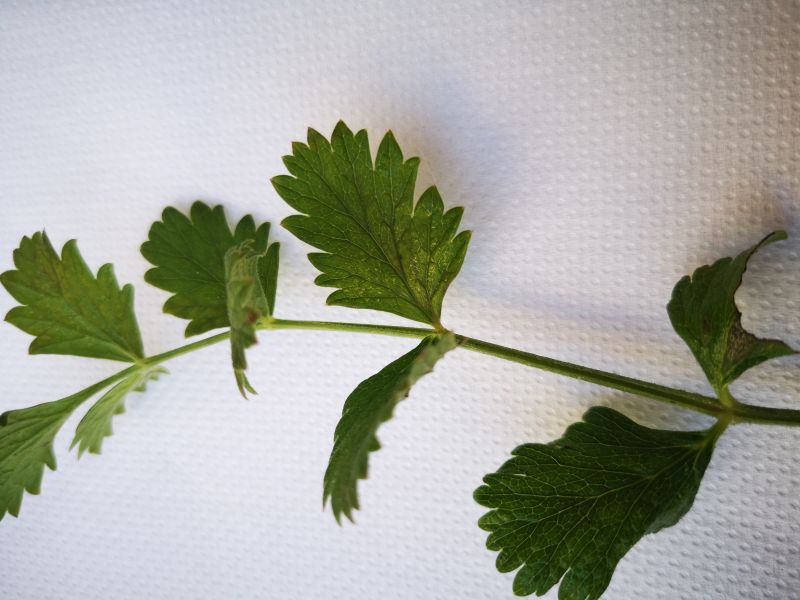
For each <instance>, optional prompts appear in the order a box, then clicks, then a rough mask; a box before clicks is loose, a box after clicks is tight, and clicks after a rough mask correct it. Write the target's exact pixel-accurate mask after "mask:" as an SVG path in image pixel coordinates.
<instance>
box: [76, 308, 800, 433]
mask: <svg viewBox="0 0 800 600" xmlns="http://www.w3.org/2000/svg"><path fill="white" fill-rule="evenodd" d="M258 329H260V330H279V329H303V330H316V331H343V332H352V333H371V334H378V335H389V336H395V337H407V338H423V337H425V336H428V335H434V334H436V331H435V330H433V329H426V328H422V327H396V326H392V325H373V324H362V323H342V322H333V321H303V320H292V319H274V318H271V319H267V320H264V321H262V322H261V323H259V325H258ZM229 337H230V332H229V331H224V332H222V333H218V334H216V335H213V336H210V337H207V338H205V339H202V340H198V341H196V342H192V343H189V344H186V345H184V346H180V347H178V348H173V349H172V350H168V351H166V352H162V353H161V354H156V355H154V356H151V357H149V358H146V359H145V360H144V361H142V365H144V366H148V367H151V366H155V365H158V364H161V363H163V362H166V361H167V360H170V359H172V358H175V357H177V356H182V355H184V354H188V353H189V352H193V351H195V350H200V349H201V348H205V347H207V346H211V345H213V344H216V343H218V342H221V341H223V340H227V339H229ZM456 339H457V340H458V342H459V345H460V346H461V347H462V348H465V349H467V350H471V351H473V352H479V353H481V354H486V355H489V356H494V357H497V358H500V359H503V360H507V361H511V362H515V363H519V364H522V365H525V366H528V367H534V368H536V369H541V370H543V371H548V372H550V373H556V374H558V375H564V376H566V377H571V378H573V379H578V380H581V381H587V382H589V383H594V384H596V385H601V386H604V387H608V388H612V389H615V390H620V391H623V392H627V393H630V394H634V395H637V396H644V397H646V398H651V399H653V400H658V401H661V402H667V403H669V404H674V405H677V406H681V407H683V408H689V409H691V410H694V411H696V412H701V413H704V414H707V415H712V416H715V417H717V418H719V419H721V420H724V421H725V422H726V423H727V422H728V421H732V422H734V423H762V424H769V425H790V426H800V410H791V409H782V408H769V407H760V406H753V405H750V404H743V403H741V402H738V401H736V400H734V399H733V398H729V399H728V398H726V403H725V404H722V403H720V401H719V400H717V399H716V398H713V397H711V396H704V395H702V394H695V393H693V392H688V391H685V390H681V389H676V388H671V387H668V386H664V385H659V384H657V383H651V382H649V381H643V380H641V379H634V378H632V377H626V376H624V375H618V374H616V373H610V372H608V371H601V370H599V369H592V368H589V367H584V366H582V365H577V364H574V363H569V362H565V361H561V360H556V359H554V358H548V357H546V356H540V355H538V354H533V353H531V352H523V351H522V350H516V349H514V348H508V347H506V346H501V345H499V344H492V343H490V342H484V341H481V340H477V339H474V338H468V337H465V336H462V335H456ZM136 368H140V367H135V366H134V367H129V368H128V369H125V370H124V371H120V372H119V373H117V374H115V375H112V376H111V377H109V378H107V379H105V380H103V381H101V382H99V383H97V384H95V385H94V386H92V388H97V389H102V388H104V387H106V386H108V385H110V384H111V383H114V382H116V381H119V380H120V379H122V378H124V377H125V376H126V375H127V374H129V373H130V372H132V370H134V369H136Z"/></svg>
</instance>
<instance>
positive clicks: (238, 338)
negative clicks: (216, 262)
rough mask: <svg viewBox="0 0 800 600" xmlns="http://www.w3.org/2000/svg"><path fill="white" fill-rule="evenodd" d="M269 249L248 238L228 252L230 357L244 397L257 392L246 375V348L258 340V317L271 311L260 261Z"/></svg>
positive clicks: (227, 280)
mask: <svg viewBox="0 0 800 600" xmlns="http://www.w3.org/2000/svg"><path fill="white" fill-rule="evenodd" d="M266 253H267V252H266V250H263V249H261V250H256V249H255V248H254V247H253V243H252V242H251V241H250V240H247V241H244V242H242V243H241V244H237V245H236V246H233V247H232V248H230V249H229V250H228V252H227V253H226V254H225V284H226V289H227V303H228V321H229V322H230V325H231V361H232V362H233V372H234V375H235V377H236V384H237V386H238V387H239V392H241V394H242V396H245V397H247V394H246V393H245V391H248V392H250V393H253V394H255V393H256V391H255V390H254V389H253V386H251V385H250V382H249V381H248V380H247V376H246V375H245V369H247V359H246V357H245V349H247V348H249V347H251V346H253V345H255V344H256V342H257V341H258V340H257V338H256V324H257V323H258V321H259V319H261V318H263V317H265V316H268V315H269V314H270V307H269V302H268V300H267V296H266V293H265V290H264V288H263V287H262V283H261V282H262V279H261V277H260V276H259V274H260V271H259V265H260V264H261V261H262V260H264V258H265V256H266ZM264 262H267V261H264ZM265 270H268V269H265Z"/></svg>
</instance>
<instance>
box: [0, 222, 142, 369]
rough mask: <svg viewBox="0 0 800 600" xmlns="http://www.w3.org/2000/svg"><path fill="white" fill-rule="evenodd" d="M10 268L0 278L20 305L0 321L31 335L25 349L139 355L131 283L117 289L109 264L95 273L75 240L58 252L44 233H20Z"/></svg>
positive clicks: (132, 358) (101, 355)
mask: <svg viewBox="0 0 800 600" xmlns="http://www.w3.org/2000/svg"><path fill="white" fill-rule="evenodd" d="M14 265H15V266H16V267H17V269H16V270H15V271H6V272H5V273H3V274H2V275H0V282H2V284H3V286H4V287H5V288H6V289H7V290H8V292H9V293H10V294H11V295H12V296H13V297H14V299H16V300H17V302H19V303H20V304H22V306H17V307H15V308H12V309H11V310H10V311H9V312H8V314H7V315H6V321H8V322H9V323H11V324H12V325H14V326H16V327H19V328H20V329H21V330H22V331H24V332H26V333H29V334H31V335H33V336H35V338H34V340H33V342H31V345H30V348H29V352H30V353H31V354H71V355H75V356H88V357H91V358H107V359H110V360H119V361H125V362H135V361H136V360H138V359H140V358H142V357H143V355H144V353H143V350H142V337H141V335H140V333H139V326H138V324H137V323H136V316H135V314H134V312H133V287H132V286H130V285H126V286H124V287H123V288H122V289H120V287H119V284H118V283H117V279H116V277H114V268H113V267H112V266H111V265H110V264H105V265H103V266H102V267H100V270H99V271H98V272H97V277H95V276H94V275H93V274H92V272H91V271H90V270H89V267H87V266H86V263H85V262H84V261H83V258H82V257H81V255H80V252H79V251H78V246H77V243H76V242H75V240H71V241H69V242H67V243H66V244H65V245H64V248H63V250H62V251H61V257H59V256H58V254H57V253H56V251H55V249H54V248H53V246H52V244H51V243H50V240H49V239H48V238H47V235H46V234H45V233H44V232H37V233H34V234H33V235H32V236H31V237H24V238H22V241H21V242H20V245H19V248H17V249H16V250H14Z"/></svg>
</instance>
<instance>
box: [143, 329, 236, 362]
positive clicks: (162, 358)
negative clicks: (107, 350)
mask: <svg viewBox="0 0 800 600" xmlns="http://www.w3.org/2000/svg"><path fill="white" fill-rule="evenodd" d="M230 337H231V332H230V331H223V332H222V333H218V334H217V335H212V336H211V337H207V338H204V339H202V340H197V341H196V342H192V343H190V344H186V345H185V346H179V347H177V348H173V349H172V350H167V351H166V352H162V353H161V354H156V355H155V356H150V357H149V358H146V359H145V360H144V364H145V365H147V366H154V365H160V364H161V363H163V362H166V361H168V360H170V359H171V358H175V357H176V356H181V355H183V354H188V353H189V352H194V351H195V350H200V348H205V347H206V346H212V345H214V344H216V343H218V342H221V341H223V340H227V339H229V338H230Z"/></svg>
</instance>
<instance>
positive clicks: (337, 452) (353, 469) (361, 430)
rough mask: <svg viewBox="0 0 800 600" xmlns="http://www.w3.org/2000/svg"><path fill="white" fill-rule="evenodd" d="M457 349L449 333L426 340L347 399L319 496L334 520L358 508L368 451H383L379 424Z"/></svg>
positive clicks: (363, 383)
mask: <svg viewBox="0 0 800 600" xmlns="http://www.w3.org/2000/svg"><path fill="white" fill-rule="evenodd" d="M455 346H456V338H455V336H454V335H453V334H452V333H450V332H447V333H444V334H442V335H441V336H429V337H426V338H425V339H424V340H422V342H421V343H420V344H419V346H417V347H416V348H414V349H413V350H412V351H411V352H409V353H408V354H405V355H403V356H401V357H400V358H398V359H397V360H395V361H394V362H392V363H389V364H388V365H387V366H385V367H384V368H383V369H382V370H381V371H379V372H378V373H376V374H375V375H373V376H372V377H370V378H369V379H365V380H364V381H362V382H361V383H360V384H359V385H358V387H356V389H355V390H353V393H352V394H350V395H349V396H348V397H347V400H345V403H344V409H343V410H342V417H341V419H340V420H339V423H338V424H337V425H336V431H335V433H334V436H333V451H332V452H331V457H330V459H329V461H328V469H327V470H326V471H325V480H324V491H323V498H322V499H323V503H325V502H327V500H328V498H330V500H331V508H332V509H333V514H334V516H335V517H336V520H337V521H339V522H341V516H342V514H344V515H345V516H346V517H347V518H348V519H350V520H351V521H352V520H353V517H352V511H353V510H354V509H358V508H359V505H358V490H357V484H358V480H359V479H366V478H367V468H368V462H369V453H370V452H374V451H375V450H378V449H379V448H380V447H381V445H380V442H379V441H378V438H377V436H376V432H377V430H378V427H379V426H380V424H381V423H383V422H384V421H388V420H389V419H390V418H391V417H392V413H393V412H394V407H395V406H396V405H397V403H398V402H400V401H401V400H403V399H404V398H405V397H406V396H407V395H408V392H409V390H410V389H411V386H413V385H414V383H416V382H417V380H419V378H420V377H422V376H423V375H426V374H427V373H430V372H431V371H432V370H433V367H434V365H435V364H436V363H437V361H438V360H439V359H440V358H442V356H444V355H445V353H446V352H448V351H450V350H452V349H453V348H455Z"/></svg>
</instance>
